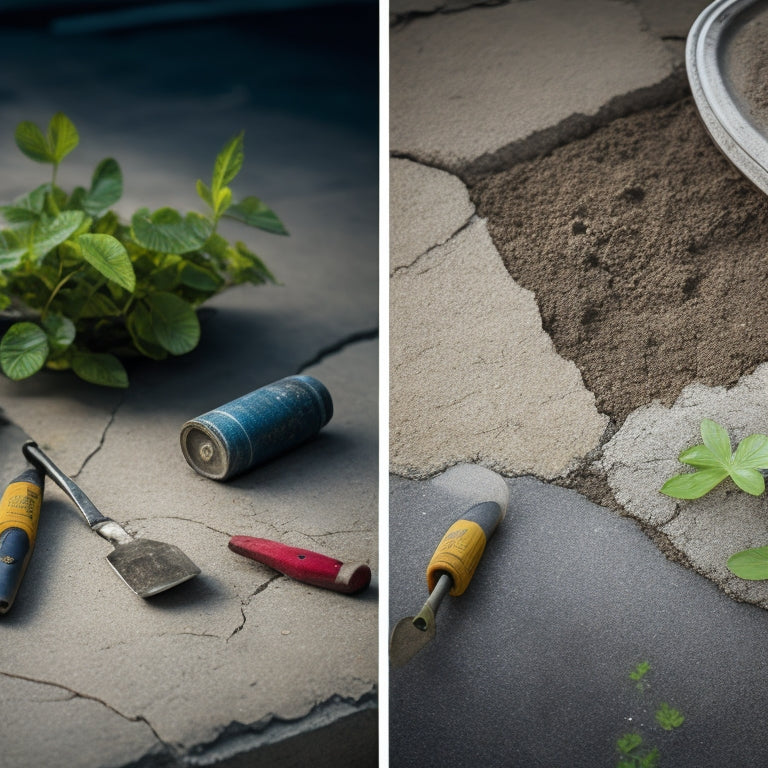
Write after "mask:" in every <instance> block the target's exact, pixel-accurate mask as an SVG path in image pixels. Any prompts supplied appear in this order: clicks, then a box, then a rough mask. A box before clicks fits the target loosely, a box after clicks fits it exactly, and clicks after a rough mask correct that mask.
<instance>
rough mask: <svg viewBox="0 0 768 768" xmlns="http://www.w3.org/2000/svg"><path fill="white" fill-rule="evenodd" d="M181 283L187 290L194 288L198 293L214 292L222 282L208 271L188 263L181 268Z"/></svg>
mask: <svg viewBox="0 0 768 768" xmlns="http://www.w3.org/2000/svg"><path fill="white" fill-rule="evenodd" d="M180 277H181V282H182V284H183V285H186V286H188V287H189V288H195V289H196V290H198V291H216V290H218V289H219V288H220V287H221V286H222V285H223V283H224V281H223V280H222V279H221V278H220V277H219V276H218V275H217V274H215V273H214V272H211V271H210V270H209V269H204V268H203V267H199V266H198V265H197V264H193V263H192V262H190V261H188V262H186V263H185V264H184V266H183V267H182V268H181V275H180Z"/></svg>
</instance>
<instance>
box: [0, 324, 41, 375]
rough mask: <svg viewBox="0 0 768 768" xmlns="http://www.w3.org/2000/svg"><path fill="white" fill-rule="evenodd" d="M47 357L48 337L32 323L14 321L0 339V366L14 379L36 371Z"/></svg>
mask: <svg viewBox="0 0 768 768" xmlns="http://www.w3.org/2000/svg"><path fill="white" fill-rule="evenodd" d="M47 357H48V338H47V337H46V335H45V332H44V331H43V329H42V328H40V326H38V325H35V324H34V323H27V322H21V323H14V324H13V325H12V326H11V327H10V328H9V329H8V330H7V331H6V333H5V335H4V336H3V338H2V341H0V367H2V369H3V372H4V373H5V375H6V376H7V377H8V378H9V379H13V380H14V381H19V380H20V379H26V378H27V377H28V376H31V375H32V374H33V373H37V371H39V370H40V369H41V368H42V367H43V366H44V365H45V359H46V358H47Z"/></svg>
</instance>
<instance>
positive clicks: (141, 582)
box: [22, 440, 200, 597]
mask: <svg viewBox="0 0 768 768" xmlns="http://www.w3.org/2000/svg"><path fill="white" fill-rule="evenodd" d="M22 450H23V452H24V455H25V456H26V457H27V459H28V460H29V461H31V462H32V463H33V464H34V465H35V466H36V467H39V468H40V469H42V470H43V471H44V472H45V473H46V474H47V475H48V476H49V477H50V478H51V480H53V482H54V483H56V485H58V486H59V488H61V490H62V491H64V493H66V494H67V496H69V498H70V499H72V501H74V502H75V505H76V506H77V508H78V509H79V510H80V511H81V512H82V513H83V517H85V519H86V521H87V522H88V525H90V526H91V529H92V530H94V531H96V533H98V534H99V536H101V537H102V538H105V539H106V540H107V541H108V542H110V544H112V546H114V550H113V551H112V552H110V553H109V554H108V555H107V560H108V561H109V564H110V565H111V566H112V567H113V568H114V569H115V571H116V572H117V575H118V576H119V577H120V578H121V579H122V580H123V581H124V582H125V583H126V584H127V585H128V586H129V587H130V588H131V589H132V590H133V591H134V592H135V593H136V594H137V595H139V596H140V597H151V596H152V595H157V594H159V593H160V592H164V591H165V590H166V589H170V588H171V587H175V586H176V585H178V584H182V583H183V582H185V581H188V580H189V579H191V578H192V577H193V576H197V575H198V574H199V573H200V569H199V568H198V567H197V566H196V565H195V564H194V563H193V562H192V561H191V560H190V559H189V558H188V557H187V556H186V555H185V554H184V553H183V552H182V551H181V550H180V549H179V548H178V547H177V546H175V545H174V544H165V543H163V542H161V541H153V540H152V539H134V538H133V537H132V536H131V535H130V534H129V533H128V532H127V531H125V530H124V529H123V527H122V526H120V525H119V524H118V523H116V522H115V521H114V520H111V519H110V518H108V517H104V515H102V514H101V512H99V510H98V509H97V508H96V506H95V505H94V503H93V502H92V501H91V500H90V499H89V498H88V497H87V496H86V495H85V494H84V493H83V491H82V490H81V489H80V487H79V486H78V485H77V484H76V483H75V482H74V481H73V480H72V479H71V478H69V477H67V476H66V475H65V474H64V473H63V472H62V471H61V470H60V469H59V468H58V467H57V466H56V465H55V464H54V463H53V462H52V461H51V460H50V458H48V456H46V455H45V453H43V451H42V450H41V449H40V448H39V447H38V445H37V443H35V442H33V441H31V440H30V441H29V442H26V443H24V446H23V448H22Z"/></svg>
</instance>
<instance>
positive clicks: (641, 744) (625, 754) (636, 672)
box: [616, 661, 685, 768]
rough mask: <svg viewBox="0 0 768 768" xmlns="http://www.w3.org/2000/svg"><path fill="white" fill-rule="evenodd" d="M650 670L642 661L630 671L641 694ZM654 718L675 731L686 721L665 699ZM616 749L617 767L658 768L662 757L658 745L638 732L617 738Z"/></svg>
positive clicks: (646, 683) (666, 727) (646, 687)
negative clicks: (649, 742)
mask: <svg viewBox="0 0 768 768" xmlns="http://www.w3.org/2000/svg"><path fill="white" fill-rule="evenodd" d="M650 670H651V665H650V663H649V662H647V661H641V662H639V663H638V664H637V665H636V666H635V667H634V669H632V671H631V672H630V673H629V679H630V680H632V681H634V683H635V687H636V688H637V690H638V691H639V692H640V693H641V694H642V693H644V692H645V691H646V690H647V689H648V687H649V685H648V677H647V676H648V673H649V672H650ZM654 719H655V721H656V724H657V725H659V726H660V727H661V728H662V730H664V731H673V730H675V729H676V728H679V727H680V726H681V725H682V724H683V722H684V721H685V717H684V716H683V714H682V712H680V710H678V709H675V708H674V707H672V706H670V705H669V704H668V703H667V702H665V701H663V702H661V704H659V706H658V707H657V708H656V710H655V712H654ZM616 751H617V752H618V753H619V758H618V763H617V764H616V768H657V766H658V765H659V760H660V759H661V753H660V752H659V749H658V747H656V746H654V745H652V744H648V743H647V742H646V739H645V738H644V736H643V734H640V733H637V732H629V733H624V734H622V735H621V736H620V737H619V738H618V739H617V740H616Z"/></svg>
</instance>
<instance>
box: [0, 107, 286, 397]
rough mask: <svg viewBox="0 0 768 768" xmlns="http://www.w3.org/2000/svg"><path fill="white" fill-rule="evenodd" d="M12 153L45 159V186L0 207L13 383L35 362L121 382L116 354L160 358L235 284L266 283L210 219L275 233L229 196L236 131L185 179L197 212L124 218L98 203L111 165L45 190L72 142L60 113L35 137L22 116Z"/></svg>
mask: <svg viewBox="0 0 768 768" xmlns="http://www.w3.org/2000/svg"><path fill="white" fill-rule="evenodd" d="M15 139H16V144H17V146H18V148H19V149H20V150H21V151H22V152H23V153H24V154H25V155H26V156H27V157H29V158H30V159H31V160H34V161H35V162H38V163H43V164H47V165H50V166H53V170H52V173H51V176H50V177H49V181H48V182H47V183H44V184H42V185H40V186H39V187H37V188H36V189H33V190H32V191H31V192H29V193H28V194H26V195H24V196H23V197H20V198H18V199H17V200H15V201H14V202H13V203H11V204H10V205H5V206H0V214H2V216H3V218H5V220H6V222H7V226H6V227H5V228H4V229H0V310H6V309H8V308H11V309H12V310H14V313H15V314H16V316H18V317H19V319H18V321H17V322H14V323H13V324H12V325H11V326H10V327H9V328H8V330H7V331H6V332H5V334H4V335H3V337H2V340H1V341H0V368H2V370H3V372H4V373H5V375H6V376H8V377H9V378H11V379H13V380H16V381H18V380H20V379H25V378H27V377H28V376H32V375H33V374H34V373H36V372H37V371H39V370H40V369H41V368H43V367H47V368H50V369H54V370H65V369H71V370H72V371H74V372H75V374H77V375H78V376H79V377H80V378H82V379H85V380H86V381H89V382H92V383H94V384H100V385H104V386H111V387H126V386H128V376H127V374H126V371H125V368H124V367H123V364H122V362H121V358H125V357H130V356H133V355H137V354H138V355H144V356H146V357H150V358H152V359H154V360H162V359H164V358H166V357H168V355H183V354H185V353H187V352H190V351H191V350H192V349H194V348H195V347H196V346H197V343H198V341H199V339H200V325H199V322H198V318H197V314H196V312H195V310H196V308H197V307H198V306H199V305H200V304H202V303H203V302H204V301H206V300H207V299H208V298H210V297H211V296H213V295H215V294H216V293H218V292H219V291H221V290H223V289H225V288H227V287H229V286H231V285H237V284H240V283H253V284H259V283H265V282H275V280H274V277H273V276H272V274H271V273H270V271H269V270H268V269H267V267H266V266H265V265H264V263H263V262H262V261H261V259H260V258H259V257H258V256H256V254H254V253H252V252H251V251H250V250H249V249H248V247H247V246H246V245H245V244H244V243H241V242H237V243H234V244H230V243H229V242H228V241H227V240H226V239H225V238H224V237H223V236H222V235H221V234H219V232H218V231H217V229H218V225H219V221H220V220H221V219H222V218H229V219H235V220H236V221H239V222H242V223H244V224H247V225H249V226H252V227H258V228H259V229H262V230H265V231H267V232H270V233H272V234H279V235H284V234H287V232H286V230H285V228H284V227H283V224H282V222H281V221H280V219H278V217H277V216H276V215H275V213H274V212H273V211H272V210H271V209H270V208H268V207H267V206H266V205H265V204H264V203H262V202H261V200H259V199H258V198H256V197H245V198H242V199H240V200H239V201H235V199H234V197H233V194H234V193H233V191H232V189H231V188H230V186H229V185H230V183H231V182H232V181H233V180H234V178H235V177H236V176H237V175H238V173H239V172H240V169H241V167H242V165H243V159H244V154H243V134H242V133H240V134H238V135H236V136H234V137H233V138H231V139H230V140H229V141H228V142H227V143H226V144H225V146H224V147H223V149H222V150H221V152H219V154H218V155H217V157H216V160H215V162H214V165H213V172H212V175H211V180H210V182H209V183H208V184H206V183H205V182H203V181H198V182H197V193H198V195H199V196H200V198H201V200H202V201H203V203H204V204H205V207H206V212H205V213H197V212H194V211H193V212H189V213H186V214H182V213H180V212H179V211H177V210H175V209H173V208H159V209H158V210H156V211H150V210H149V209H148V208H141V209H139V210H138V211H136V212H135V213H134V215H133V216H132V218H131V220H130V222H122V221H121V220H120V219H119V217H118V216H117V214H116V213H115V212H113V211H112V210H110V208H111V206H113V205H114V204H115V203H117V202H118V200H119V199H120V197H121V196H122V193H123V176H122V172H121V170H120V166H119V165H118V164H117V162H116V161H115V160H113V159H112V158H107V159H105V160H102V161H101V162H100V163H99V164H98V166H97V167H96V170H95V171H94V173H93V176H92V178H91V184H90V187H89V188H88V189H86V188H85V187H76V188H75V189H74V190H73V191H72V192H66V191H64V190H63V189H61V188H60V187H59V186H57V183H56V180H57V176H58V171H59V165H60V164H61V162H62V160H64V158H65V157H66V156H67V155H68V154H69V153H70V152H72V151H73V150H74V149H75V148H76V147H77V145H78V143H79V141H80V137H79V134H78V132H77V129H76V128H75V126H74V125H73V123H72V121H71V120H69V118H68V117H67V116H66V115H64V114H62V113H61V112H60V113H58V114H56V115H54V116H53V118H51V121H50V123H49V124H48V129H47V132H45V133H43V131H42V130H41V129H40V128H39V127H38V126H37V125H35V124H34V123H31V122H23V123H20V124H19V125H18V127H17V128H16V133H15Z"/></svg>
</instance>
